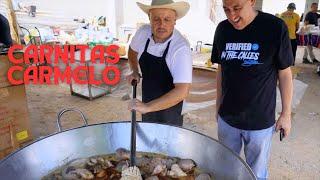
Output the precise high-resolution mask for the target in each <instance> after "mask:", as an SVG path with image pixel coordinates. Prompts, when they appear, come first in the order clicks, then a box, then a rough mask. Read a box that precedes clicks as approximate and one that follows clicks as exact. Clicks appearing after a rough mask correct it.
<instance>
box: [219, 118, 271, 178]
mask: <svg viewBox="0 0 320 180" xmlns="http://www.w3.org/2000/svg"><path fill="white" fill-rule="evenodd" d="M273 133H274V126H272V127H270V128H267V129H262V130H253V131H248V130H241V129H237V128H234V127H232V126H230V125H229V124H227V123H226V122H225V121H223V120H222V118H221V117H219V118H218V138H219V141H220V142H222V144H224V145H226V146H227V147H229V148H230V149H231V150H233V151H234V152H235V153H237V154H239V155H240V151H241V148H242V142H243V144H244V154H245V157H246V162H247V163H248V165H249V166H250V167H251V169H252V170H253V172H254V174H255V175H256V176H257V178H258V179H267V178H268V162H269V157H270V149H271V141H272V134H273Z"/></svg>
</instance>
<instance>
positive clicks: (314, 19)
mask: <svg viewBox="0 0 320 180" xmlns="http://www.w3.org/2000/svg"><path fill="white" fill-rule="evenodd" d="M318 18H320V14H318V13H314V12H311V11H310V12H308V13H307V15H306V18H305V19H304V20H305V21H308V22H309V24H314V25H315V26H318Z"/></svg>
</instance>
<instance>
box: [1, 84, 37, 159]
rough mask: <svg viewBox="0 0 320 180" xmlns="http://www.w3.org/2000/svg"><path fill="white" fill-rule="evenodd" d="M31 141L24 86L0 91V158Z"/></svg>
mask: <svg viewBox="0 0 320 180" xmlns="http://www.w3.org/2000/svg"><path fill="white" fill-rule="evenodd" d="M31 139H32V134H31V129H30V122H29V113H28V108H27V99H26V92H25V87H24V85H20V86H10V87H5V88H1V89H0V158H3V157H4V156H6V155H8V154H9V153H11V152H12V151H14V150H15V149H17V148H19V146H20V144H22V143H24V142H27V141H30V140H31Z"/></svg>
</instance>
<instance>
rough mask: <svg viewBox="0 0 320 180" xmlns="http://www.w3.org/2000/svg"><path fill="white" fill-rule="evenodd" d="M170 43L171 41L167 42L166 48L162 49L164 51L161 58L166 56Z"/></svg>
mask: <svg viewBox="0 0 320 180" xmlns="http://www.w3.org/2000/svg"><path fill="white" fill-rule="evenodd" d="M170 43H171V41H169V42H168V45H167V48H166V50H165V51H164V53H163V55H162V58H164V59H165V58H166V56H167V54H168V51H169V46H170Z"/></svg>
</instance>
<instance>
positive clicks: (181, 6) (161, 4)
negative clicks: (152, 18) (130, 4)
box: [137, 0, 190, 19]
mask: <svg viewBox="0 0 320 180" xmlns="http://www.w3.org/2000/svg"><path fill="white" fill-rule="evenodd" d="M137 5H138V6H139V7H140V8H141V9H142V11H144V12H145V13H146V14H149V11H150V10H151V9H156V8H164V9H172V10H174V11H176V13H177V19H180V18H182V17H183V16H185V15H186V14H187V12H188V11H189V9H190V5H189V3H187V2H184V1H180V2H174V1H172V0H152V2H151V5H146V4H142V3H139V2H137Z"/></svg>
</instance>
